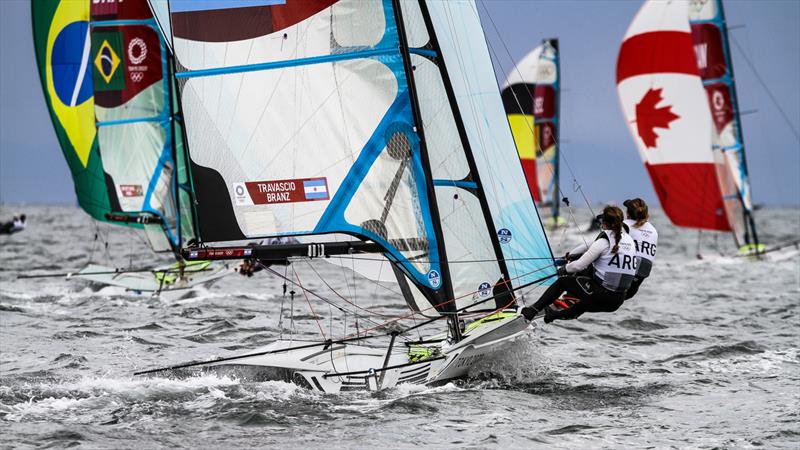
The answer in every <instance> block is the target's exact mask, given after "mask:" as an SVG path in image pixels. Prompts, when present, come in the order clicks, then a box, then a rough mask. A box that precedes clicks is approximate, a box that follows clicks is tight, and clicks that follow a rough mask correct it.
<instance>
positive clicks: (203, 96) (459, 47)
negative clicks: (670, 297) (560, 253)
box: [169, 0, 553, 314]
mask: <svg viewBox="0 0 800 450" xmlns="http://www.w3.org/2000/svg"><path fill="white" fill-rule="evenodd" d="M169 11H170V14H171V24H172V25H171V26H172V46H173V48H174V49H175V55H176V61H175V62H176V67H177V72H176V77H177V78H178V80H179V85H180V88H181V101H182V106H183V111H184V112H185V116H186V131H187V136H188V143H189V149H190V151H189V155H190V159H191V173H192V180H193V182H194V186H195V191H196V196H197V204H196V212H197V215H198V220H199V231H200V236H201V237H202V240H203V241H206V242H210V241H229V240H238V239H245V238H248V239H251V238H263V237H275V236H311V235H313V237H312V238H305V239H309V240H315V241H319V240H320V239H324V236H323V237H322V238H320V235H327V234H332V233H338V234H341V233H344V234H348V235H350V236H353V237H355V238H357V239H361V240H371V241H374V242H376V243H378V244H380V245H381V247H382V248H383V249H384V250H385V253H384V256H385V257H386V258H387V259H388V260H390V261H392V262H393V264H394V265H395V267H397V268H398V269H399V271H400V272H399V275H400V279H399V281H400V282H401V284H404V285H406V286H407V287H409V289H404V290H403V291H404V294H405V295H406V297H407V300H409V303H410V304H411V306H412V308H414V309H418V310H422V311H423V312H424V313H426V314H430V313H432V312H434V311H432V310H431V305H433V306H435V307H436V308H437V309H438V310H439V311H440V312H443V311H452V310H454V309H455V308H456V307H463V306H465V305H466V306H468V305H469V304H471V303H472V302H475V301H479V300H480V299H482V298H485V297H488V296H491V295H492V294H493V293H494V294H495V295H499V294H502V293H503V292H510V291H511V289H513V286H514V285H519V284H522V283H525V282H528V281H532V280H535V279H538V278H542V277H545V276H546V275H549V274H550V273H552V270H553V269H552V255H551V253H550V249H549V246H548V244H547V241H546V238H545V236H544V233H543V231H542V228H541V224H540V222H539V218H538V215H537V212H536V209H535V206H534V205H533V202H532V200H531V196H530V192H529V191H528V188H527V185H526V183H525V178H524V174H523V173H522V169H521V167H520V163H519V159H518V158H517V157H516V151H515V148H514V144H513V140H512V137H511V134H510V132H509V128H508V124H507V122H506V120H505V115H504V112H503V109H502V103H501V101H500V97H499V95H498V88H497V83H496V80H495V79H494V74H493V71H492V66H491V61H490V60H489V54H488V49H487V47H486V42H485V40H484V36H483V31H482V29H481V27H480V22H479V19H478V16H477V11H476V9H475V5H474V3H473V2H431V3H427V2H418V1H415V0H396V1H391V0H383V1H381V0H372V1H364V0H340V1H333V0H328V1H317V2H303V1H292V0H288V1H276V0H254V1H248V2H237V3H230V2H217V1H205V2H187V1H179V0H172V1H170V2H169ZM454 20H455V21H457V22H454ZM454 23H458V25H457V26H454ZM344 265H345V266H347V265H346V264H344ZM376 277H378V278H380V275H376ZM452 299H456V301H455V302H454V301H453V300H452ZM500 303H502V304H500ZM511 304H513V294H512V295H506V296H503V295H500V297H499V299H498V301H497V305H491V306H488V305H485V304H484V305H483V308H486V307H490V309H494V308H495V307H503V306H508V305H511Z"/></svg>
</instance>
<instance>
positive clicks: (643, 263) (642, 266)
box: [624, 219, 658, 300]
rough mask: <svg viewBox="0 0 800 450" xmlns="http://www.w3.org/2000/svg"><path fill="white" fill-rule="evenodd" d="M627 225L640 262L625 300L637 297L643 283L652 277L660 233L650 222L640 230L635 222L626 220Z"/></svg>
mask: <svg viewBox="0 0 800 450" xmlns="http://www.w3.org/2000/svg"><path fill="white" fill-rule="evenodd" d="M624 223H625V225H627V226H628V229H629V230H630V232H629V233H630V235H631V238H633V243H634V245H635V246H636V256H637V257H638V258H639V260H638V268H637V269H636V276H635V277H634V278H633V282H632V283H631V287H629V288H628V293H627V294H625V300H627V299H629V298H631V297H633V296H634V295H636V292H637V291H639V286H641V284H642V281H644V279H645V278H647V277H648V276H650V270H652V268H653V261H655V259H656V245H657V244H658V231H656V227H654V226H653V225H652V224H650V222H645V223H644V225H642V226H641V227H639V228H636V227H635V226H634V224H635V223H636V221H635V220H631V219H627V220H625V222H624Z"/></svg>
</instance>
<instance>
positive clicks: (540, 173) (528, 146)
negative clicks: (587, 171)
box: [501, 39, 567, 228]
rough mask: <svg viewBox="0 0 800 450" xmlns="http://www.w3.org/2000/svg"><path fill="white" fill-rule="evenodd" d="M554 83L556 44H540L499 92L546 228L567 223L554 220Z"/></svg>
mask: <svg viewBox="0 0 800 450" xmlns="http://www.w3.org/2000/svg"><path fill="white" fill-rule="evenodd" d="M560 79H561V73H560V64H559V54H558V39H545V40H543V41H542V44H541V45H540V46H538V47H536V48H535V49H533V50H532V51H531V52H530V53H528V54H527V55H525V57H523V58H522V59H521V60H520V61H519V62H518V63H516V64H515V65H514V67H513V69H512V70H511V73H510V74H509V75H508V78H506V81H505V84H504V85H503V87H502V90H501V96H502V98H503V106H504V107H505V110H506V114H507V115H508V123H509V125H511V131H512V133H513V135H514V142H515V143H516V145H517V152H518V153H519V159H520V160H521V161H522V168H523V170H524V171H525V177H526V179H527V180H528V186H529V188H530V190H531V193H532V194H533V199H534V201H535V202H536V204H537V206H538V207H539V208H540V209H542V208H547V209H549V214H547V216H548V219H547V221H546V225H547V226H548V227H550V228H554V227H559V226H565V225H566V223H567V222H566V220H565V219H564V218H563V217H561V216H560V215H559V204H560V192H559V188H558V180H559V176H558V175H559V168H558V166H559V146H560V142H559V129H560V127H561V124H560V120H559V117H560V109H561V106H560V97H561V95H560V94H561V81H560Z"/></svg>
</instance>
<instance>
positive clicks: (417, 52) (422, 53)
mask: <svg viewBox="0 0 800 450" xmlns="http://www.w3.org/2000/svg"><path fill="white" fill-rule="evenodd" d="M408 52H409V53H413V54H415V55H420V56H427V57H429V58H436V57H438V56H439V54H438V53H436V52H435V51H433V50H428V49H426V48H410V49H408Z"/></svg>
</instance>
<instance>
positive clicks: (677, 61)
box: [617, 0, 767, 256]
mask: <svg viewBox="0 0 800 450" xmlns="http://www.w3.org/2000/svg"><path fill="white" fill-rule="evenodd" d="M617 91H618V93H619V98H620V102H621V104H622V110H623V114H624V116H625V120H626V122H627V123H628V126H629V129H630V132H631V135H632V136H633V139H634V141H635V142H636V145H637V147H638V149H639V154H640V155H641V157H642V160H643V161H644V164H645V167H646V168H647V171H648V173H649V174H650V178H651V180H652V181H653V187H654V188H655V191H656V193H657V194H658V198H659V200H660V202H661V205H662V208H663V209H664V212H665V213H666V215H667V217H669V218H670V220H671V221H672V223H673V224H675V225H677V226H680V227H688V228H697V229H700V230H714V231H723V232H729V233H730V234H731V235H732V236H733V239H734V241H735V243H736V245H737V246H738V247H739V253H738V255H759V254H761V253H764V252H765V251H767V249H766V248H765V246H764V245H763V244H761V243H760V242H759V240H758V235H757V233H756V224H755V220H754V218H753V202H752V200H751V194H750V179H749V175H748V171H747V161H746V158H745V149H744V139H743V137H742V124H741V119H740V117H739V106H738V99H737V95H736V83H735V78H734V75H733V66H732V61H731V54H730V45H729V42H728V31H727V26H726V23H725V14H724V11H723V7H722V2H721V1H720V0H708V1H688V0H685V1H684V0H672V1H660V0H648V1H646V2H645V3H644V5H642V7H641V9H640V10H639V13H638V14H637V15H636V17H635V18H634V20H633V22H632V23H631V25H630V27H629V28H628V31H627V33H626V35H625V38H624V40H623V43H622V47H621V49H620V53H619V57H618V59H617ZM698 256H700V255H699V253H698Z"/></svg>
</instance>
